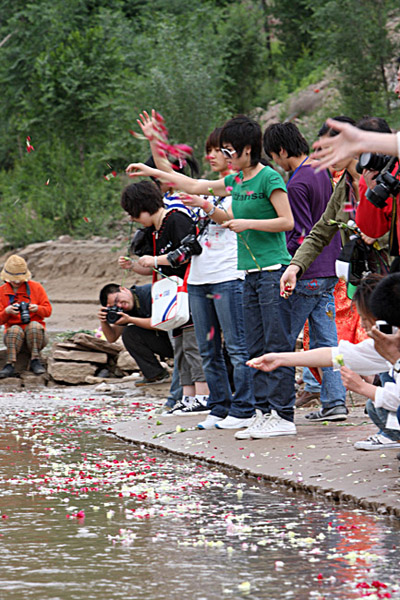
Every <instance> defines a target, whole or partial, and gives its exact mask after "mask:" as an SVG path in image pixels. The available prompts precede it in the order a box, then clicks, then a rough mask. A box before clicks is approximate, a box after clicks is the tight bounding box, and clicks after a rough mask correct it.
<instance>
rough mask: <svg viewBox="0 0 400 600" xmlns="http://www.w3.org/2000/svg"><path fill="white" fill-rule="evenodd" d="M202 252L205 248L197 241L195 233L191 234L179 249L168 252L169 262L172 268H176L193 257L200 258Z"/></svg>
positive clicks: (184, 239) (185, 238)
mask: <svg viewBox="0 0 400 600" xmlns="http://www.w3.org/2000/svg"><path fill="white" fill-rule="evenodd" d="M202 252H203V248H202V247H201V246H200V244H199V242H198V241H197V235H196V234H195V233H189V235H187V236H185V237H184V238H183V240H182V243H181V245H180V246H179V248H177V249H176V250H172V251H171V252H168V254H167V260H168V262H169V264H170V265H171V267H174V268H176V267H179V266H180V265H181V264H182V263H183V262H185V261H186V260H188V259H189V258H190V257H191V256H198V255H199V254H201V253H202Z"/></svg>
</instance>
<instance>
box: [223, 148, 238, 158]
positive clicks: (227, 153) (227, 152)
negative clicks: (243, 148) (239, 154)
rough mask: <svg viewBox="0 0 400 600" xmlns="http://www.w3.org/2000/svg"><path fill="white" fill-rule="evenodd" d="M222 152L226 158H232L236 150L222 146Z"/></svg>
mask: <svg viewBox="0 0 400 600" xmlns="http://www.w3.org/2000/svg"><path fill="white" fill-rule="evenodd" d="M221 152H222V154H223V155H224V156H225V158H232V157H233V155H234V154H236V150H228V148H221Z"/></svg>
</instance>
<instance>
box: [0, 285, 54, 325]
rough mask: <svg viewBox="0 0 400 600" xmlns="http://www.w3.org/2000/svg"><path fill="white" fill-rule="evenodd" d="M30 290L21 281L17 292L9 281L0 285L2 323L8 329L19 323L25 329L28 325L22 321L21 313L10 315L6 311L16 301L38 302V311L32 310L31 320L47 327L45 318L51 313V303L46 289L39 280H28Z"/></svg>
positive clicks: (0, 321) (0, 317)
mask: <svg viewBox="0 0 400 600" xmlns="http://www.w3.org/2000/svg"><path fill="white" fill-rule="evenodd" d="M28 285H29V292H30V294H29V295H28V293H27V288H26V284H25V283H21V285H20V286H19V288H18V291H17V293H16V294H14V291H13V289H12V287H11V285H10V284H9V283H5V284H4V285H2V286H0V325H4V326H5V328H6V329H8V328H9V327H11V325H19V326H20V327H22V328H23V329H25V327H26V325H23V324H22V323H21V319H20V316H19V313H18V314H17V315H9V314H7V313H6V312H5V309H6V308H7V306H9V305H10V304H15V303H16V302H18V303H19V302H28V304H37V305H38V309H37V312H31V313H29V314H30V317H31V321H38V322H39V323H40V324H41V325H43V327H45V326H46V325H45V322H44V319H45V318H47V317H49V316H50V315H51V304H50V302H49V299H48V297H47V294H46V292H45V291H44V288H43V286H42V285H41V284H40V283H38V282H37V281H28Z"/></svg>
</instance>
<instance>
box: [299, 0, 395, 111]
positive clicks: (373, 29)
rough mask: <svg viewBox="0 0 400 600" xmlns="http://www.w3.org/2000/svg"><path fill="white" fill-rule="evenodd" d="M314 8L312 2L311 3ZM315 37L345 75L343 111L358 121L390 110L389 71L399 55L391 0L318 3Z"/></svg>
mask: <svg viewBox="0 0 400 600" xmlns="http://www.w3.org/2000/svg"><path fill="white" fill-rule="evenodd" d="M310 4H311V3H310ZM312 4H313V6H314V8H315V11H314V22H317V23H319V24H320V27H319V29H318V30H314V35H315V38H316V40H317V41H318V43H319V47H320V50H321V52H324V54H325V57H326V59H328V58H330V60H331V61H332V63H333V64H334V65H335V66H336V67H337V69H338V71H339V77H338V87H339V89H340V91H341V94H342V98H343V110H344V112H346V113H348V114H349V115H351V116H352V117H354V118H358V117H361V116H362V115H365V114H376V115H382V114H387V112H389V111H390V105H389V101H388V82H387V80H386V75H385V69H384V66H385V64H387V63H388V62H389V61H390V59H391V58H392V55H393V46H392V43H391V42H390V40H389V37H388V29H387V25H388V16H389V14H390V10H391V9H392V6H393V3H392V2H390V1H389V0H363V2H359V0H334V1H333V0H328V1H327V0H316V1H315V2H313V3H312Z"/></svg>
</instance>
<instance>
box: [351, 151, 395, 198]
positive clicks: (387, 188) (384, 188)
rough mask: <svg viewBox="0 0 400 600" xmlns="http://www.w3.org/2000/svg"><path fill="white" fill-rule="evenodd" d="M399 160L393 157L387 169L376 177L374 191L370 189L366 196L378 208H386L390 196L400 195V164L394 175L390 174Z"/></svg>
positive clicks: (386, 166)
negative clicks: (399, 177) (399, 178)
mask: <svg viewBox="0 0 400 600" xmlns="http://www.w3.org/2000/svg"><path fill="white" fill-rule="evenodd" d="M361 156H362V155H361ZM361 156H360V159H361ZM397 160H398V159H397V158H396V157H395V156H393V157H392V158H391V159H390V160H389V162H387V164H386V165H385V167H384V168H383V169H382V170H381V172H380V173H379V175H378V176H377V177H376V180H375V181H376V186H375V187H374V189H373V190H371V189H368V190H367V192H366V194H365V195H366V197H367V199H368V200H369V201H370V202H371V203H372V204H373V205H374V206H376V207H377V208H384V207H385V206H386V204H387V199H388V198H389V196H397V194H399V193H400V181H399V180H398V179H397V178H398V176H399V174H400V164H399V166H398V167H397V171H396V173H395V174H394V175H392V174H391V172H390V171H391V170H392V169H393V168H394V166H395V164H396V163H397Z"/></svg>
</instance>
